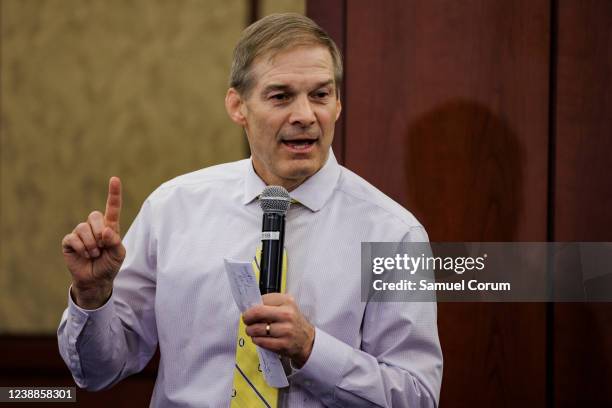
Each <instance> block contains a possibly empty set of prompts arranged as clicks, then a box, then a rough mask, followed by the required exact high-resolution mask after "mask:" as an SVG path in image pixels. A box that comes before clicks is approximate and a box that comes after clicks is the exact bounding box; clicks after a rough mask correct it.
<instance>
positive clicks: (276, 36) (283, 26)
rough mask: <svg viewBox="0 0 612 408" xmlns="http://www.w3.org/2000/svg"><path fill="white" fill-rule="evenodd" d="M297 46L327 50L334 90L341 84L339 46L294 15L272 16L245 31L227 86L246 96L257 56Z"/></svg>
mask: <svg viewBox="0 0 612 408" xmlns="http://www.w3.org/2000/svg"><path fill="white" fill-rule="evenodd" d="M299 45H322V46H324V47H326V48H327V49H328V50H329V53H330V54H331V57H332V61H333V64H334V81H335V84H336V89H337V88H338V87H339V86H340V83H341V82H342V55H341V54H340V51H339V50H338V47H337V46H336V44H335V43H334V41H333V40H332V39H331V37H330V36H329V35H328V34H327V33H326V32H325V31H324V30H323V29H322V28H321V27H319V26H318V25H317V23H315V22H314V21H312V20H311V19H309V18H308V17H305V16H303V15H301V14H297V13H278V14H271V15H269V16H266V17H264V18H262V19H261V20H258V21H256V22H255V23H253V24H251V25H250V26H248V27H247V28H245V29H244V31H243V32H242V35H241V36H240V39H239V40H238V44H236V48H234V57H233V60H232V69H231V73H230V84H229V85H230V87H232V88H234V89H236V90H237V91H238V93H240V94H241V95H244V96H247V95H248V94H249V92H250V91H251V90H252V88H253V86H254V85H255V84H254V82H255V81H254V78H253V76H252V73H251V66H252V65H253V61H254V60H255V59H256V58H257V57H259V56H261V55H264V54H267V53H271V56H274V55H275V54H276V53H278V52H280V51H284V50H286V49H288V48H289V47H292V46H299ZM337 95H338V92H336V96H337Z"/></svg>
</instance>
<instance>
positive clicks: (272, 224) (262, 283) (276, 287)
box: [259, 213, 285, 295]
mask: <svg viewBox="0 0 612 408" xmlns="http://www.w3.org/2000/svg"><path fill="white" fill-rule="evenodd" d="M284 243H285V215H284V214H279V213H264V215H263V223H262V240H261V262H260V269H259V290H260V291H261V294H262V295H265V294H266V293H275V292H276V293H280V291H281V278H282V273H283V248H284Z"/></svg>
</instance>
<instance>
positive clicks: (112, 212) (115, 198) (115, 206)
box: [104, 177, 121, 233]
mask: <svg viewBox="0 0 612 408" xmlns="http://www.w3.org/2000/svg"><path fill="white" fill-rule="evenodd" d="M120 216H121V180H119V177H111V178H110V180H109V181H108V198H107V199H106V211H105V212H104V224H106V226H107V227H109V228H111V229H112V230H113V231H115V232H116V233H119V217H120Z"/></svg>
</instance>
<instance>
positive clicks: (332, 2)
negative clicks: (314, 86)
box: [306, 0, 347, 164]
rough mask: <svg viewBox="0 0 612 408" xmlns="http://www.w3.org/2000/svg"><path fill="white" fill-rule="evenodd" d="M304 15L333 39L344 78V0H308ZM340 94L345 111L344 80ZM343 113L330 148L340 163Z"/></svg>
mask: <svg viewBox="0 0 612 408" xmlns="http://www.w3.org/2000/svg"><path fill="white" fill-rule="evenodd" d="M306 15H308V17H310V18H312V19H313V20H314V21H316V22H317V23H318V24H319V25H320V26H321V27H322V28H323V29H324V30H325V31H326V32H327V33H328V34H329V35H330V37H331V38H332V39H333V40H334V42H335V43H336V46H337V47H338V48H339V49H340V52H341V53H342V55H343V56H344V75H345V78H346V72H347V60H346V27H345V19H346V1H345V0H310V1H308V2H307V4H306ZM340 95H341V101H342V104H343V112H346V109H345V106H344V105H345V103H346V100H347V90H346V87H345V86H344V82H343V83H342V84H340ZM344 118H345V113H342V114H341V115H340V118H339V119H338V121H337V122H336V130H335V133H334V141H333V144H332V148H333V150H334V154H335V155H336V159H337V160H338V162H339V163H340V164H344V153H345V150H344V149H345V142H344V138H345V119H344Z"/></svg>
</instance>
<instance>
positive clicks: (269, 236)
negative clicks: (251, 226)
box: [261, 231, 280, 241]
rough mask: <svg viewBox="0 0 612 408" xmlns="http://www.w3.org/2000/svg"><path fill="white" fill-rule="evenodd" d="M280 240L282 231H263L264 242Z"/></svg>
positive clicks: (262, 238)
mask: <svg viewBox="0 0 612 408" xmlns="http://www.w3.org/2000/svg"><path fill="white" fill-rule="evenodd" d="M279 239H280V231H263V232H262V233H261V240H262V241H278V240H279Z"/></svg>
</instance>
